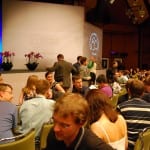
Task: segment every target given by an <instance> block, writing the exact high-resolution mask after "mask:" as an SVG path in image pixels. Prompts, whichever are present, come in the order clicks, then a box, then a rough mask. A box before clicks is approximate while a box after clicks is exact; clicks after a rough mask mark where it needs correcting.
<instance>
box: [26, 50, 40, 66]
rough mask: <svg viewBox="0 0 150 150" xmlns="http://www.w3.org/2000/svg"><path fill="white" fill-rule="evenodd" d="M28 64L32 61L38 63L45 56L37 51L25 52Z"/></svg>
mask: <svg viewBox="0 0 150 150" xmlns="http://www.w3.org/2000/svg"><path fill="white" fill-rule="evenodd" d="M25 57H26V61H27V64H32V63H36V64H37V63H38V60H39V59H41V58H43V56H42V55H41V54H40V53H36V52H33V51H32V52H30V53H28V54H25Z"/></svg>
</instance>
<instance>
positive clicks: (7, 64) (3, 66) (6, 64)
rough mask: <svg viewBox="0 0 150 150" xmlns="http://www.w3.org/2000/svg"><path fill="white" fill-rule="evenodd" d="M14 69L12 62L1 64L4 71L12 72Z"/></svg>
mask: <svg viewBox="0 0 150 150" xmlns="http://www.w3.org/2000/svg"><path fill="white" fill-rule="evenodd" d="M12 67H13V64H12V63H11V62H3V63H2V64H1V68H2V69H3V70H4V71H9V70H11V68H12Z"/></svg>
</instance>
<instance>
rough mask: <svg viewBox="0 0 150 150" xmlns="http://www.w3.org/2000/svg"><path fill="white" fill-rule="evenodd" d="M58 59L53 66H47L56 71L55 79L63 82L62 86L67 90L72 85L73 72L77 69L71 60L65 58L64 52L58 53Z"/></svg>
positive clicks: (48, 69) (49, 69)
mask: <svg viewBox="0 0 150 150" xmlns="http://www.w3.org/2000/svg"><path fill="white" fill-rule="evenodd" d="M57 60H58V61H57V62H55V63H54V65H53V67H50V68H47V71H51V72H55V73H54V79H55V81H57V82H62V87H63V88H64V89H65V91H67V90H68V89H69V88H70V86H71V73H72V72H76V69H75V67H74V66H73V65H72V64H71V63H70V62H67V61H65V60H64V55H63V54H58V55H57Z"/></svg>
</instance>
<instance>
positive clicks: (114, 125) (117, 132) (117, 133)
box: [86, 89, 128, 150]
mask: <svg viewBox="0 0 150 150" xmlns="http://www.w3.org/2000/svg"><path fill="white" fill-rule="evenodd" d="M86 100H87V102H88V104H89V106H90V117H89V125H90V128H91V130H92V131H93V132H94V133H95V134H96V135H97V136H98V137H100V138H101V139H103V140H104V141H105V142H106V143H108V144H110V145H111V146H112V147H113V148H114V149H117V150H126V149H127V147H128V137H127V125H126V121H125V119H124V118H123V116H122V115H120V114H118V113H117V111H115V110H114V109H113V107H112V106H111V105H110V104H109V98H108V96H107V95H105V94H104V93H103V92H100V91H99V90H98V89H92V90H90V91H89V92H88V93H87V95H86Z"/></svg>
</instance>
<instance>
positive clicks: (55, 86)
mask: <svg viewBox="0 0 150 150" xmlns="http://www.w3.org/2000/svg"><path fill="white" fill-rule="evenodd" d="M45 78H46V80H48V81H49V84H50V89H51V90H52V99H54V100H57V99H58V98H59V97H60V96H62V95H63V94H64V93H65V90H64V89H63V87H62V86H61V85H60V84H59V83H58V82H56V81H55V80H54V77H53V73H52V72H49V71H47V72H46V73H45Z"/></svg>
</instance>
